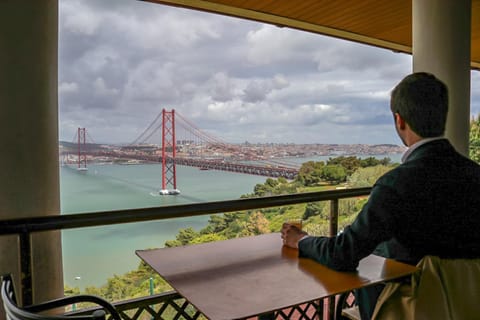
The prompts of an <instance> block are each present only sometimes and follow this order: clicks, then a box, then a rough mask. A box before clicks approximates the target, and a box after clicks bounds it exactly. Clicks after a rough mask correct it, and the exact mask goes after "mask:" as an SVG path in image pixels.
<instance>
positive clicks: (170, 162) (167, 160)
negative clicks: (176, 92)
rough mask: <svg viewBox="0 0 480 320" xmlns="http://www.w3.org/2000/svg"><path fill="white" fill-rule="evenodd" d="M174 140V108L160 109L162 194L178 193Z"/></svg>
mask: <svg viewBox="0 0 480 320" xmlns="http://www.w3.org/2000/svg"><path fill="white" fill-rule="evenodd" d="M176 149H177V145H176V140H175V110H174V109H172V111H167V110H165V109H163V110H162V189H161V190H160V194H162V195H172V194H173V195H174V194H179V193H180V191H179V190H178V189H177V169H176V164H175V156H176Z"/></svg>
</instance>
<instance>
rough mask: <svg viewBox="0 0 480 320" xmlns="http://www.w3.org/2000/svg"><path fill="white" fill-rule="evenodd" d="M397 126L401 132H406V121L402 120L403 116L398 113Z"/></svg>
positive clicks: (396, 116) (396, 115)
mask: <svg viewBox="0 0 480 320" xmlns="http://www.w3.org/2000/svg"><path fill="white" fill-rule="evenodd" d="M395 125H396V126H397V128H399V129H401V130H404V129H405V127H406V122H405V120H404V119H403V118H402V116H401V115H400V114H399V113H398V112H395Z"/></svg>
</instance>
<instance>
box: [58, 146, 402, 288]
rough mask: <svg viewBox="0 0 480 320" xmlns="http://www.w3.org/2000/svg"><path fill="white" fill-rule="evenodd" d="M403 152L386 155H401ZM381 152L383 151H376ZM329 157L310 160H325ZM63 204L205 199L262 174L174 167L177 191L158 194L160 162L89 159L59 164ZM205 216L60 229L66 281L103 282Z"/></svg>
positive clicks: (86, 206)
mask: <svg viewBox="0 0 480 320" xmlns="http://www.w3.org/2000/svg"><path fill="white" fill-rule="evenodd" d="M400 156H401V155H390V156H389V157H390V158H391V159H392V161H399V158H400ZM378 157H379V158H383V157H384V156H378ZM328 158H329V157H319V158H311V159H294V160H291V161H296V162H305V161H308V160H316V161H319V160H325V159H328ZM60 177H61V208H62V213H63V214H69V213H83V212H94V211H109V210H116V209H129V208H143V207H156V206H165V205H175V204H187V203H195V202H205V201H219V200H228V199H238V198H239V197H240V196H241V195H242V194H246V193H251V192H253V187H254V186H255V184H257V183H263V182H265V179H266V178H265V177H261V176H254V175H246V174H236V173H230V172H223V171H213V170H205V171H204V170H199V169H196V168H190V167H183V166H178V167H177V187H178V188H179V189H180V191H181V194H180V195H177V196H160V195H158V193H157V192H158V190H159V189H160V186H161V166H160V165H156V164H149V165H91V166H89V170H88V171H87V172H77V170H76V169H75V168H73V169H72V168H69V167H62V168H61V169H60ZM208 219H209V216H208V215H207V216H199V217H189V218H178V219H168V220H161V221H153V222H142V223H134V224H122V225H115V226H106V227H95V228H82V229H71V230H65V231H62V245H63V267H64V279H65V284H67V285H69V286H78V287H80V288H81V289H83V288H85V287H86V286H91V285H94V286H101V285H102V284H105V283H106V280H107V279H108V278H110V277H113V276H114V275H121V274H124V273H125V272H128V271H130V270H134V269H136V268H137V266H138V264H139V263H140V259H139V258H138V257H137V256H136V255H135V250H136V249H145V248H157V247H163V246H164V243H165V241H166V240H173V239H175V236H176V234H177V232H178V230H179V229H180V228H188V227H192V228H194V229H195V230H197V231H198V230H200V229H201V228H203V227H204V226H206V224H207V222H208Z"/></svg>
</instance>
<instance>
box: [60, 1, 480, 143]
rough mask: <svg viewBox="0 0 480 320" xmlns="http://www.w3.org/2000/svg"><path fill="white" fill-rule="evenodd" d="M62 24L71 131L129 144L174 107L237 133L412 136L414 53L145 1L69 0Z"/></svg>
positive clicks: (261, 137) (341, 138)
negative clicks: (394, 105)
mask: <svg viewBox="0 0 480 320" xmlns="http://www.w3.org/2000/svg"><path fill="white" fill-rule="evenodd" d="M59 29H60V47H59V51H60V52H59V104H60V106H59V108H60V124H59V128H60V139H61V140H64V141H72V140H73V138H74V137H75V133H76V130H77V128H78V127H85V128H87V132H88V135H89V136H90V137H91V139H92V140H94V141H95V142H99V143H130V142H133V141H134V140H135V139H136V138H138V137H139V136H140V134H141V133H142V132H143V131H144V130H145V129H146V128H147V127H148V126H149V125H150V124H151V123H152V121H153V120H154V119H155V118H156V117H157V115H158V114H159V113H160V112H161V110H162V108H165V109H167V110H171V109H175V111H176V112H177V113H179V114H180V115H181V116H182V117H184V118H186V119H188V120H189V121H190V122H192V123H194V124H195V125H196V126H197V127H198V128H200V129H202V130H203V131H205V132H207V133H208V134H210V135H213V136H215V137H218V138H219V139H222V140H224V141H227V142H232V143H239V142H244V141H249V142H252V143H256V142H261V143H265V142H293V143H347V144H350V143H366V144H379V143H393V144H400V143H401V142H400V140H399V139H398V138H397V136H396V134H395V130H394V129H393V121H392V117H391V114H390V111H389V104H388V102H389V92H390V90H391V89H392V88H393V87H394V86H395V84H396V83H397V82H398V81H399V80H400V79H401V78H403V77H404V76H405V75H407V74H408V73H410V72H411V56H409V55H406V54H399V53H393V52H392V51H389V50H384V49H379V48H373V47H368V46H365V45H360V44H356V43H353V42H348V41H343V40H339V39H335V38H329V37H324V36H320V35H316V34H311V33H306V32H301V31H296V30H292V29H288V28H278V27H275V26H271V25H266V24H260V23H256V22H251V21H247V20H241V19H236V18H229V17H223V16H219V15H212V14H207V13H202V12H197V11H192V10H186V9H179V8H173V7H168V6H163V5H157V4H151V3H145V2H141V1H134V0H101V1H100V0H60V24H59ZM479 88H480V72H472V104H471V109H472V114H475V115H476V114H478V113H480V90H479ZM177 130H178V131H180V130H181V128H178V129H177ZM159 134H160V133H158V135H159ZM178 135H180V133H177V136H178Z"/></svg>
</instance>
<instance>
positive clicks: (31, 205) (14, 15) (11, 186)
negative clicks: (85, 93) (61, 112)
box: [0, 0, 63, 303]
mask: <svg viewBox="0 0 480 320" xmlns="http://www.w3.org/2000/svg"><path fill="white" fill-rule="evenodd" d="M57 48H58V0H42V1H38V0H3V1H0V150H1V156H0V219H2V220H4V219H13V218H22V217H30V216H46V215H58V214H60V187H59V184H60V182H59V167H58V162H59V161H58V98H57V88H58V84H57V70H58V67H57V65H58V62H57V60H58V54H57ZM0 257H1V258H0V273H7V272H8V273H13V274H14V276H15V279H16V281H17V283H16V285H17V289H20V286H19V279H20V274H19V262H18V259H19V252H18V240H17V238H16V237H14V236H8V237H5V236H3V237H0ZM32 265H33V274H32V276H33V302H34V303H36V302H40V301H43V300H46V299H51V298H54V297H59V296H63V271H62V251H61V238H60V233H59V232H58V231H55V232H43V233H40V234H35V235H34V237H33V239H32ZM19 294H20V292H19Z"/></svg>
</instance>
